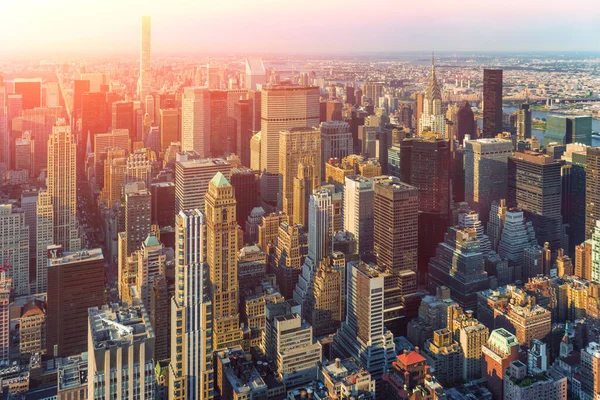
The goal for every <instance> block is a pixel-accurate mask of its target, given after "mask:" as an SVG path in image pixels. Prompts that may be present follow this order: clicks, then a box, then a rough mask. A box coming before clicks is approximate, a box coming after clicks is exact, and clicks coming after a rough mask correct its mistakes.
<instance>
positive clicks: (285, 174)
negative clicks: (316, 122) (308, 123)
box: [278, 128, 321, 215]
mask: <svg viewBox="0 0 600 400" xmlns="http://www.w3.org/2000/svg"><path fill="white" fill-rule="evenodd" d="M320 136H321V134H320V131H319V130H318V129H317V128H308V129H307V128H296V129H291V130H283V131H281V132H280V137H279V175H280V177H281V188H280V195H279V196H280V199H279V201H278V202H279V203H280V204H281V207H279V208H280V209H281V210H282V211H283V212H284V213H286V214H288V215H293V213H294V196H293V194H294V178H295V177H296V176H297V174H298V164H299V163H300V162H302V163H303V164H304V165H305V166H308V165H310V166H312V167H313V171H314V172H316V175H315V176H314V180H315V181H317V182H320V181H321V179H320V170H321V168H320V166H321V137H320Z"/></svg>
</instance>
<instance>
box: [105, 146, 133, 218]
mask: <svg viewBox="0 0 600 400" xmlns="http://www.w3.org/2000/svg"><path fill="white" fill-rule="evenodd" d="M126 156H127V152H126V150H124V149H122V148H120V147H113V148H107V149H106V159H105V160H104V173H103V182H104V185H103V188H102V192H101V193H100V197H99V201H100V202H104V201H105V202H106V204H107V207H108V208H112V207H113V205H114V204H115V203H116V202H117V201H120V200H121V186H123V184H124V183H125V174H126V171H127V158H126Z"/></svg>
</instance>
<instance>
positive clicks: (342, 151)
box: [320, 121, 353, 176]
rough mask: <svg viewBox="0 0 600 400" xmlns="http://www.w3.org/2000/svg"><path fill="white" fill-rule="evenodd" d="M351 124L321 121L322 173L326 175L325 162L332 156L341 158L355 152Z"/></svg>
mask: <svg viewBox="0 0 600 400" xmlns="http://www.w3.org/2000/svg"><path fill="white" fill-rule="evenodd" d="M352 146H353V141H352V132H350V125H349V124H348V123H347V122H343V121H331V122H322V123H321V165H322V167H321V175H320V176H325V163H326V162H327V161H328V160H329V159H330V158H337V159H339V160H341V159H343V158H344V157H346V156H348V155H350V154H352V153H353V147H352Z"/></svg>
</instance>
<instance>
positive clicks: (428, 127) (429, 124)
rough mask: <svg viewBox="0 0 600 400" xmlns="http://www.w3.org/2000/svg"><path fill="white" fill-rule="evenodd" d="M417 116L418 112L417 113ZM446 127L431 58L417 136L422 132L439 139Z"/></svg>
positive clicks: (439, 91) (440, 93)
mask: <svg viewBox="0 0 600 400" xmlns="http://www.w3.org/2000/svg"><path fill="white" fill-rule="evenodd" d="M417 107H418V106H417ZM417 114H418V111H417ZM445 127H446V118H445V117H444V113H443V112H442V90H441V88H440V86H439V84H438V81H437V78H436V76H435V65H434V62H433V57H432V58H431V76H430V77H429V82H428V83H427V88H426V89H425V95H424V97H423V111H422V113H421V118H420V119H419V129H418V130H417V135H422V134H423V133H424V132H431V133H433V134H436V135H440V137H444V135H445Z"/></svg>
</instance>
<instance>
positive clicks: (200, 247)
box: [169, 209, 214, 400]
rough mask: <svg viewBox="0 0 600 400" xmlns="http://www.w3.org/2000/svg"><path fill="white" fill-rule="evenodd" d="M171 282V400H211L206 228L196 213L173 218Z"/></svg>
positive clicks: (212, 387)
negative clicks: (174, 247)
mask: <svg viewBox="0 0 600 400" xmlns="http://www.w3.org/2000/svg"><path fill="white" fill-rule="evenodd" d="M175 229H176V243H177V246H179V247H180V248H182V249H183V251H179V252H177V254H176V264H175V276H176V279H177V281H178V282H180V284H178V285H176V287H175V296H174V297H173V298H172V300H171V352H170V355H171V365H170V367H169V399H173V400H184V399H195V400H200V399H208V400H210V399H212V398H213V396H214V386H213V380H214V378H213V364H212V353H213V349H214V346H213V336H212V332H213V330H212V329H211V327H212V326H214V323H213V322H212V321H213V308H212V305H211V301H210V295H209V284H210V283H209V277H208V266H207V264H206V222H205V216H204V213H202V212H201V211H200V210H198V209H195V210H189V211H180V212H179V213H178V214H177V216H176V223H175Z"/></svg>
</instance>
